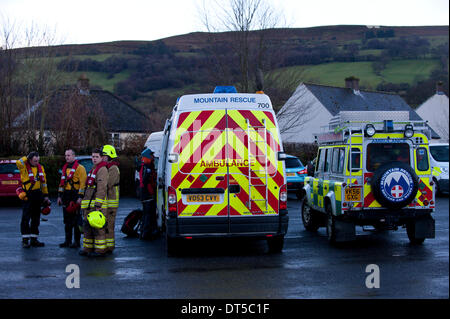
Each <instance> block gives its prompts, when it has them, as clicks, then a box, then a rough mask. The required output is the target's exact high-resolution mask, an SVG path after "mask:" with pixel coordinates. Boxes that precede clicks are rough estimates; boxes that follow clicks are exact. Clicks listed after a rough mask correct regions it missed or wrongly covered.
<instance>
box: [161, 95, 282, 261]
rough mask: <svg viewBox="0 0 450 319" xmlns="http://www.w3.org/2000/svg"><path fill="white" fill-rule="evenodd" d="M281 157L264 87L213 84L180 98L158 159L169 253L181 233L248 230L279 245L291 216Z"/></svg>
mask: <svg viewBox="0 0 450 319" xmlns="http://www.w3.org/2000/svg"><path fill="white" fill-rule="evenodd" d="M230 88H231V91H232V92H233V93H229V91H230ZM224 91H225V92H227V93H223V92H224ZM285 157H286V155H285V154H284V152H283V146H282V142H281V138H280V132H279V129H278V124H277V120H276V117H275V114H274V111H273V109H272V103H271V101H270V99H269V97H268V96H267V95H265V94H264V93H262V92H261V93H236V91H235V89H234V88H233V87H216V89H215V91H214V93H210V94H192V95H184V96H181V97H180V98H179V99H178V101H177V103H176V105H175V107H174V109H173V111H172V115H171V118H170V119H168V120H167V121H166V124H165V128H164V136H163V140H162V145H161V155H160V160H159V164H158V196H157V216H158V226H159V227H161V228H162V229H165V231H166V239H167V248H168V251H169V252H170V251H171V250H173V249H175V248H176V245H177V241H178V240H179V239H180V238H198V237H246V236H249V237H256V238H266V239H267V242H268V245H269V250H271V251H281V250H282V248H283V243H284V236H285V234H286V232H287V228H288V220H289V218H288V211H287V189H286V178H285V167H284V159H285Z"/></svg>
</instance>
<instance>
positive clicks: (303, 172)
mask: <svg viewBox="0 0 450 319" xmlns="http://www.w3.org/2000/svg"><path fill="white" fill-rule="evenodd" d="M307 173H308V170H307V169H306V168H304V169H302V170H301V171H298V172H297V174H298V175H303V174H307Z"/></svg>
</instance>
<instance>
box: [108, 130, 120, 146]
mask: <svg viewBox="0 0 450 319" xmlns="http://www.w3.org/2000/svg"><path fill="white" fill-rule="evenodd" d="M109 144H111V145H112V146H114V147H115V148H120V133H110V134H109Z"/></svg>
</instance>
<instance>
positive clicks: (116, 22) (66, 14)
mask: <svg viewBox="0 0 450 319" xmlns="http://www.w3.org/2000/svg"><path fill="white" fill-rule="evenodd" d="M203 1H205V2H206V4H207V5H208V4H212V1H211V0H71V1H69V0H0V30H1V29H2V26H5V25H6V24H9V25H11V24H14V25H15V26H18V28H19V29H20V30H23V29H25V28H27V26H29V25H30V24H31V22H33V23H34V24H35V25H38V26H40V27H41V28H44V27H46V28H49V29H51V30H56V31H54V32H55V33H56V34H57V37H58V39H60V41H61V42H63V43H65V44H71V43H80V44H81V43H97V42H109V41H117V40H156V39H161V38H165V37H169V36H173V35H180V34H185V33H190V32H195V31H205V28H204V26H203V25H202V23H201V21H200V19H199V8H200V7H201V6H202V3H203ZM222 1H226V0H222ZM268 1H269V2H271V3H272V4H273V5H274V7H275V8H276V9H278V10H280V11H282V12H283V13H284V15H285V17H286V24H285V25H287V26H288V27H292V28H295V27H300V28H302V27H314V26H323V25H338V24H358V25H388V26H412V25H448V21H449V4H448V1H447V0H370V1H369V0H268ZM5 21H7V22H6V24H5ZM0 39H2V38H1V36H0Z"/></svg>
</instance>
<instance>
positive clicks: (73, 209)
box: [66, 201, 80, 213]
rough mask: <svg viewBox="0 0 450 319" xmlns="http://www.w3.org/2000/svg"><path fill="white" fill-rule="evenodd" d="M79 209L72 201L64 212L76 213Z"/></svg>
mask: <svg viewBox="0 0 450 319" xmlns="http://www.w3.org/2000/svg"><path fill="white" fill-rule="evenodd" d="M79 208H80V205H79V204H77V203H75V202H74V201H71V202H70V203H69V205H67V207H66V212H68V213H76V212H77V210H78V209H79Z"/></svg>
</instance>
